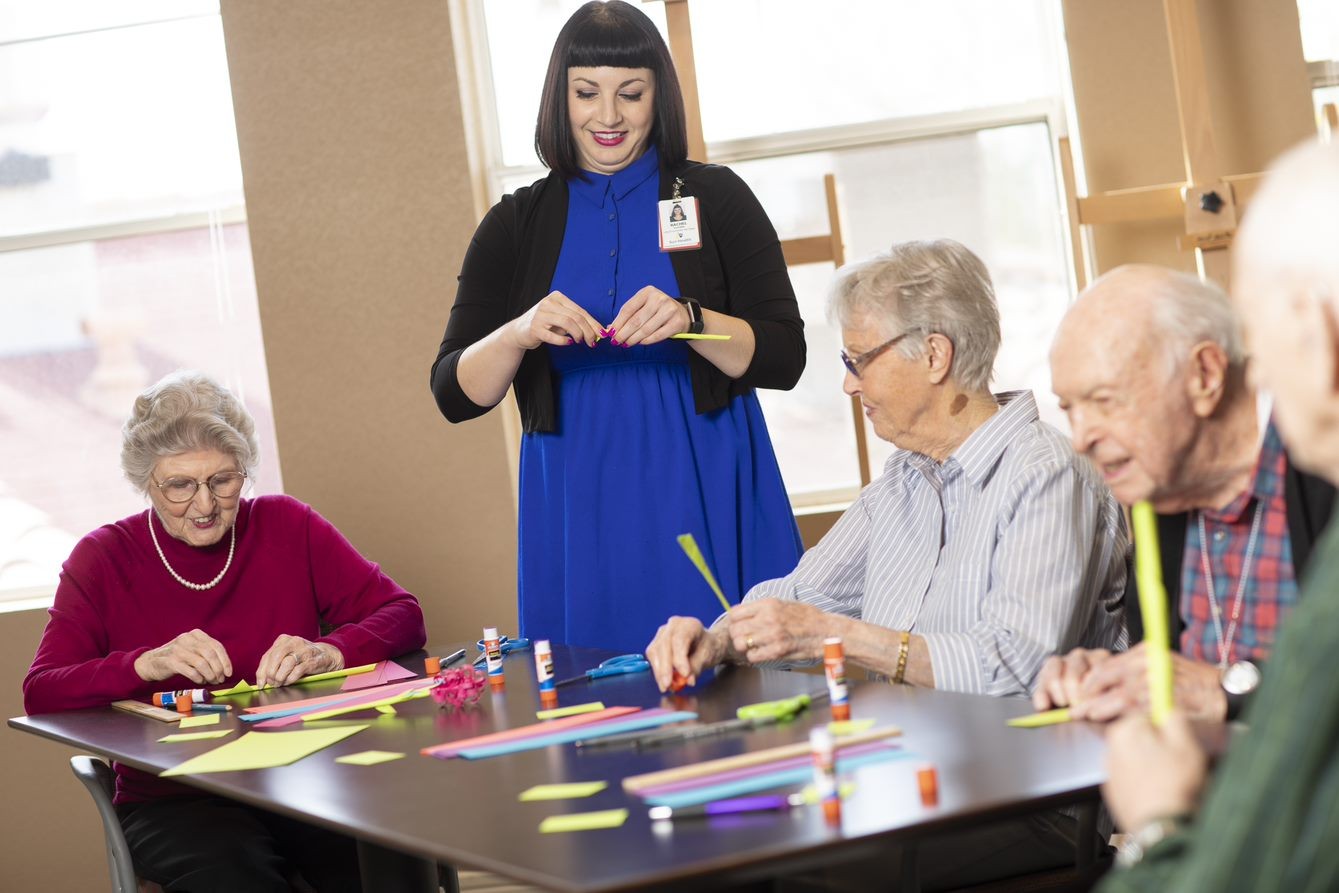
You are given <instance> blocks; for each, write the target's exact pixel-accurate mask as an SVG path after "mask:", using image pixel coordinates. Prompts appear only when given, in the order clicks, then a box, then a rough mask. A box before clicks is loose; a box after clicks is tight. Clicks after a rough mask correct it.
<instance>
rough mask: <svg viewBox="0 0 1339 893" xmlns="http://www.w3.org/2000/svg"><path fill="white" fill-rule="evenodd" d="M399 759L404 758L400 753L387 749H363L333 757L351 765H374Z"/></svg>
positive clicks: (336, 760) (339, 761)
mask: <svg viewBox="0 0 1339 893" xmlns="http://www.w3.org/2000/svg"><path fill="white" fill-rule="evenodd" d="M401 759H404V754H402V753H392V752H391V751H389V750H364V751H361V752H359V753H351V754H345V755H344V756H342V757H335V762H336V763H348V764H349V765H351V766H375V765H376V764H377V763H389V762H390V761H391V760H401Z"/></svg>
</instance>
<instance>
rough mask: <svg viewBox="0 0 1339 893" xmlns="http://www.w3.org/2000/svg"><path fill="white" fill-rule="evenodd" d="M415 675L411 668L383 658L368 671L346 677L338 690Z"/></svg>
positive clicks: (347, 689)
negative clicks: (373, 668) (375, 666)
mask: <svg viewBox="0 0 1339 893" xmlns="http://www.w3.org/2000/svg"><path fill="white" fill-rule="evenodd" d="M417 676H418V674H417V673H415V672H414V671H413V670H406V669H405V668H404V667H402V666H400V665H399V664H397V663H396V662H395V661H393V660H383V661H382V662H381V663H379V664H377V668H376V669H375V670H373V671H372V672H370V673H359V674H358V675H357V676H349V677H347V678H346V679H345V680H344V684H343V685H341V686H340V687H339V690H340V691H356V690H357V689H360V688H371V687H372V686H374V685H385V684H386V683H388V682H395V681H396V680H397V679H414V678H416V677H417Z"/></svg>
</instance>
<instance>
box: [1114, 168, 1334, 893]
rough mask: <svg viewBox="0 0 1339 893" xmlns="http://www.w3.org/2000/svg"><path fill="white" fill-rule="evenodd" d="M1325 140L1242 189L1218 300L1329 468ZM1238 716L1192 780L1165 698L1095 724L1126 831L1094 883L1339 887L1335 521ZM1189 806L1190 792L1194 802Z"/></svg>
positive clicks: (1289, 416)
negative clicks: (1224, 744) (1123, 849)
mask: <svg viewBox="0 0 1339 893" xmlns="http://www.w3.org/2000/svg"><path fill="white" fill-rule="evenodd" d="M1336 208H1339V146H1328V147H1320V146H1306V147H1303V148H1300V149H1297V150H1294V151H1293V152H1291V153H1289V154H1288V155H1286V156H1284V158H1283V159H1282V160H1281V162H1280V163H1279V164H1278V165H1277V166H1276V168H1275V169H1274V170H1273V171H1272V172H1271V173H1270V175H1269V177H1268V178H1267V180H1266V182H1265V185H1264V186H1263V187H1262V189H1261V191H1260V192H1259V193H1258V194H1257V196H1256V197H1255V199H1254V200H1253V201H1252V202H1251V205H1250V208H1249V209H1248V211H1247V214H1246V218H1245V223H1244V226H1243V227H1242V230H1241V232H1240V234H1239V236H1238V239H1237V244H1236V248H1235V255H1236V256H1235V268H1234V282H1233V289H1232V292H1233V301H1234V303H1235V304H1236V306H1237V309H1238V311H1239V313H1240V314H1241V317H1242V320H1243V324H1244V326H1245V330H1246V340H1247V343H1248V346H1249V349H1250V353H1251V356H1252V365H1253V371H1254V374H1255V376H1256V377H1257V379H1258V381H1259V383H1260V384H1261V385H1262V386H1263V387H1264V388H1266V389H1268V390H1270V391H1272V392H1273V394H1274V397H1275V401H1276V403H1275V411H1276V418H1277V420H1278V423H1279V426H1280V428H1281V430H1282V433H1283V437H1284V440H1285V441H1286V442H1287V444H1288V447H1289V448H1290V450H1291V454H1292V455H1293V457H1294V458H1295V459H1296V461H1297V462H1298V464H1299V465H1301V466H1303V467H1305V468H1307V469H1308V470H1310V471H1312V472H1315V473H1317V474H1319V475H1321V476H1323V477H1325V478H1327V479H1329V480H1330V481H1331V482H1339V212H1336ZM1303 591H1304V593H1308V594H1309V597H1304V598H1303V599H1302V600H1301V603H1300V605H1299V607H1298V608H1297V609H1296V610H1295V611H1294V613H1293V614H1292V615H1291V616H1290V617H1289V619H1288V620H1287V621H1286V623H1285V624H1284V627H1283V631H1282V632H1281V634H1280V638H1279V640H1278V642H1277V647H1276V649H1275V655H1276V656H1275V659H1274V660H1273V661H1272V662H1271V664H1270V672H1269V673H1268V674H1267V675H1266V677H1265V680H1264V683H1263V685H1262V686H1261V691H1260V693H1259V696H1258V697H1257V698H1255V700H1254V701H1253V703H1252V704H1250V705H1249V706H1248V708H1247V711H1246V715H1245V717H1244V718H1245V719H1246V721H1247V722H1248V723H1249V725H1250V731H1249V732H1248V733H1246V734H1244V735H1240V736H1238V737H1237V738H1236V740H1235V741H1234V742H1233V744H1232V746H1231V749H1230V751H1229V753H1228V755H1227V757H1226V758H1225V760H1224V762H1223V765H1222V766H1221V767H1220V768H1219V769H1218V771H1217V772H1216V773H1215V776H1214V779H1213V783H1212V784H1211V785H1208V786H1207V788H1208V789H1207V793H1205V794H1204V797H1203V802H1202V803H1200V800H1201V793H1202V791H1203V790H1204V789H1205V788H1206V779H1207V766H1206V763H1207V761H1206V758H1205V755H1204V753H1203V752H1202V751H1201V750H1200V748H1199V745H1198V744H1197V743H1196V739H1195V738H1194V736H1193V735H1192V734H1191V731H1190V727H1189V725H1188V723H1187V721H1186V719H1185V717H1184V716H1183V715H1181V714H1179V713H1177V714H1174V715H1173V716H1172V718H1171V719H1170V720H1169V721H1168V722H1167V723H1166V724H1165V725H1163V726H1162V727H1160V728H1156V727H1154V726H1153V725H1152V724H1150V722H1149V720H1148V719H1147V717H1145V716H1142V715H1134V716H1128V717H1126V718H1125V719H1123V720H1121V721H1120V722H1119V723H1117V724H1116V725H1115V726H1114V727H1113V728H1112V729H1111V732H1110V737H1109V743H1110V756H1109V769H1110V773H1109V781H1108V782H1107V785H1106V788H1105V794H1106V799H1107V803H1108V805H1109V806H1110V807H1111V810H1112V812H1113V813H1114V814H1115V816H1116V820H1117V821H1118V822H1119V823H1120V825H1121V827H1122V828H1123V829H1125V830H1126V831H1129V832H1131V833H1132V834H1133V845H1132V846H1131V847H1130V848H1129V850H1128V852H1129V856H1130V857H1129V858H1126V859H1125V860H1123V861H1126V862H1134V863H1135V864H1133V865H1132V866H1130V867H1126V868H1123V869H1121V870H1118V871H1116V872H1113V873H1112V874H1111V875H1109V876H1108V877H1107V879H1106V880H1105V883H1104V884H1103V886H1102V888H1101V889H1102V890H1103V891H1105V893H1125V891H1142V890H1176V891H1214V893H1222V891H1259V890H1289V891H1312V890H1315V891H1321V890H1335V889H1339V847H1336V846H1335V842H1336V841H1339V808H1337V807H1336V803H1339V746H1336V744H1339V686H1336V685H1335V682H1334V677H1333V672H1334V655H1335V653H1336V651H1339V527H1334V526H1331V529H1330V530H1329V531H1328V532H1327V533H1326V535H1325V536H1324V537H1323V538H1322V540H1321V542H1320V543H1319V545H1318V548H1317V554H1316V555H1315V556H1314V557H1313V559H1312V562H1311V565H1310V567H1309V568H1308V574H1307V576H1306V578H1305V579H1304V581H1303ZM1197 807H1198V808H1197Z"/></svg>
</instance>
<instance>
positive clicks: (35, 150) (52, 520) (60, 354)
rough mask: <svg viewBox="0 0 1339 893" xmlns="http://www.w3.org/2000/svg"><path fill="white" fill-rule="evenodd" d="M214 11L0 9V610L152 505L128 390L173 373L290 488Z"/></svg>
mask: <svg viewBox="0 0 1339 893" xmlns="http://www.w3.org/2000/svg"><path fill="white" fill-rule="evenodd" d="M243 221H244V213H243V209H242V191H241V171H240V166H239V164H238V158H237V138H236V135H235V133H234V131H233V122H232V105H231V98H230V94H229V89H228V78H227V65H226V60H225V58H224V53H223V39H222V29H221V27H220V23H219V19H218V8H217V3H209V4H202V3H198V2H158V3H152V2H121V3H116V4H108V3H101V2H91V0H89V2H73V0H57V2H51V0H48V2H44V3H41V4H35V3H24V2H3V0H0V425H3V427H4V437H3V438H0V599H4V598H6V597H10V598H12V597H18V596H20V595H29V594H45V595H48V596H49V594H50V592H51V591H53V590H54V588H55V584H56V580H57V575H58V573H59V570H60V565H61V563H62V562H63V561H64V560H65V558H66V557H67V556H68V555H69V552H70V549H71V547H72V546H73V545H74V543H75V542H76V541H77V540H78V538H79V537H81V536H82V535H84V534H85V533H87V532H88V531H89V530H91V529H93V528H95V527H97V526H99V525H101V524H105V523H108V522H111V521H115V520H117V519H118V518H121V517H124V516H126V515H128V514H131V513H132V512H135V511H136V510H139V509H142V508H143V506H144V500H143V497H142V496H140V495H139V494H137V493H135V492H134V491H132V489H131V488H130V485H129V484H128V483H127V482H126V481H125V479H124V478H123V477H122V475H121V470H120V461H119V457H120V429H121V424H122V422H123V421H124V419H125V416H126V414H127V412H128V411H129V409H130V403H131V400H132V399H133V397H134V395H135V394H137V393H138V392H139V391H140V390H141V389H142V388H143V387H145V386H146V385H148V384H150V383H152V382H153V381H155V380H157V379H158V378H159V377H161V376H162V375H164V374H166V373H167V372H170V371H172V370H174V369H177V368H183V367H184V368H196V369H201V370H203V371H206V372H208V373H210V374H212V375H214V376H216V377H218V378H219V379H220V380H222V381H224V382H225V383H226V384H228V385H229V386H230V387H232V388H233V389H234V390H236V391H237V392H238V393H239V395H240V396H241V397H242V398H243V399H244V400H245V402H246V404H247V406H248V408H249V409H250V410H251V412H252V413H253V414H254V415H255V417H256V423H257V428H258V432H257V433H258V435H259V438H260V441H261V453H262V461H263V464H262V466H261V469H260V474H259V476H258V479H257V480H256V481H255V482H254V492H273V491H277V490H279V489H280V488H281V482H280V479H279V474H278V456H277V453H276V450H275V441H274V422H273V417H272V413H271V410H270V399H269V390H268V383H267V379H266V372H265V364H264V357H263V355H262V347H261V340H260V324H259V319H258V314H257V308H256V295H255V284H254V278H253V276H252V272H251V258H250V246H249V243H248V240H247V233H246V226H245V223H244V222H243Z"/></svg>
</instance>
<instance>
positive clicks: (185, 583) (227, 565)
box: [144, 509, 237, 592]
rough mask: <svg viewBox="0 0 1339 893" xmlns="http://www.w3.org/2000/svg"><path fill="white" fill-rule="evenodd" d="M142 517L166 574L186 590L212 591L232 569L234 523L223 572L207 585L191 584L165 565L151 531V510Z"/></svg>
mask: <svg viewBox="0 0 1339 893" xmlns="http://www.w3.org/2000/svg"><path fill="white" fill-rule="evenodd" d="M144 517H145V518H147V519H148V521H149V537H150V539H152V540H153V547H154V548H155V549H157V550H158V557H159V558H161V559H162V560H163V567H165V568H167V572H168V573H169V574H171V575H172V579H174V580H176V581H177V582H178V583H180V584H181V585H182V586H185V587H186V588H187V589H194V590H195V591H196V592H203V591H204V590H206V589H213V588H214V587H215V586H217V585H218V582H219V580H222V579H223V575H224V574H226V573H227V572H228V568H230V567H232V553H233V549H235V548H236V547H237V523H236V522H235V521H234V522H233V525H232V539H231V540H230V541H229V543H228V560H227V561H225V562H224V563H223V570H221V571H219V575H218V576H217V577H215V578H214V579H212V580H210V581H209V582H208V583H192V582H191V581H190V580H187V579H186V578H185V577H183V576H182V575H181V574H179V573H177V572H176V571H175V570H173V569H172V565H170V564H168V563H167V556H166V555H164V554H163V547H162V546H160V545H158V534H156V533H154V531H153V509H149V510H148V511H146V512H145V513H144Z"/></svg>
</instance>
